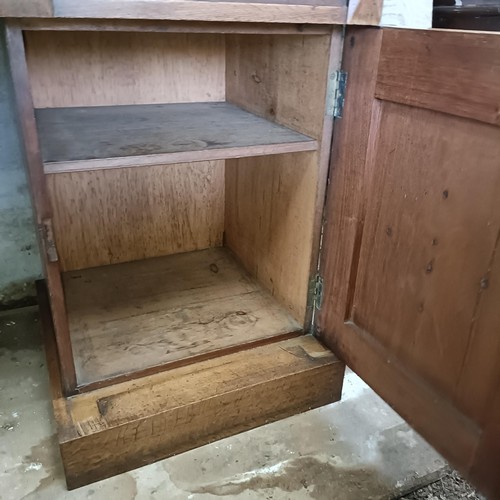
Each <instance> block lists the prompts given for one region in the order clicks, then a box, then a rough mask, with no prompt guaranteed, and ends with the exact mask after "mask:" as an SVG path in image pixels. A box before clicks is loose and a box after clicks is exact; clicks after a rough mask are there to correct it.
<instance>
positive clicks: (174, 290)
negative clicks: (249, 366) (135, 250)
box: [63, 248, 301, 386]
mask: <svg viewBox="0 0 500 500" xmlns="http://www.w3.org/2000/svg"><path fill="white" fill-rule="evenodd" d="M63 279H64V288H65V292H66V305H67V309H68V319H69V327H70V334H71V342H72V345H73V350H74V355H75V365H76V373H77V381H78V384H79V385H80V386H82V385H87V384H91V383H94V382H98V381H103V380H107V379H110V378H113V377H117V376H119V375H124V374H127V373H132V372H140V371H142V370H145V369H147V368H151V367H156V366H158V367H159V366H160V365H166V364H167V363H169V362H172V361H177V360H179V359H184V358H193V357H195V356H198V355H201V354H205V353H207V352H216V351H221V350H223V349H226V348H229V347H234V346H241V345H244V344H248V343H250V342H254V341H256V340H260V339H265V338H271V337H276V336H278V335H280V334H288V333H290V332H296V331H300V329H301V328H300V325H299V324H298V323H297V322H295V321H294V320H293V319H292V317H291V316H290V315H289V314H288V313H287V312H286V310H285V309H283V307H281V306H280V305H279V304H278V302H277V301H276V300H274V299H273V298H272V296H271V295H270V294H269V293H268V292H267V291H265V290H264V289H263V288H262V287H261V286H260V285H259V284H258V283H257V282H256V281H255V280H254V279H252V278H251V277H250V275H248V274H247V273H245V272H244V271H243V270H242V269H241V267H240V266H239V265H238V264H237V263H236V261H235V260H234V258H233V257H232V256H231V255H230V254H229V253H228V251H227V250H225V249H219V248H213V249H208V250H202V251H200V252H191V253H183V254H178V255H172V256H169V257H159V258H156V259H147V260H143V261H137V262H131V263H127V264H118V265H114V266H107V267H98V268H93V269H86V270H80V271H72V272H69V273H65V274H64V275H63ZM163 369H164V366H163Z"/></svg>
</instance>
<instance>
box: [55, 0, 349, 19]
mask: <svg viewBox="0 0 500 500" xmlns="http://www.w3.org/2000/svg"><path fill="white" fill-rule="evenodd" d="M53 1H54V15H55V16H56V17H67V18H113V19H171V20H179V21H227V22H264V23H265V22H270V23H312V24H342V23H344V21H345V18H346V8H345V3H344V2H336V1H333V2H331V3H333V5H319V6H318V5H303V3H305V2H297V4H290V3H289V2H286V3H285V2H281V1H280V0H278V1H276V2H273V3H267V2H266V3H259V2H247V1H239V2H235V1H231V2H220V1H198V0H177V1H176V0H172V1H169V2H165V1H164V0H149V1H148V2H144V1H140V0H123V1H121V2H116V1H112V0H104V1H103V0H87V1H86V2H80V1H79V0H53ZM306 2H307V0H306ZM328 3H329V4H330V2H328ZM339 3H340V5H338V4H339Z"/></svg>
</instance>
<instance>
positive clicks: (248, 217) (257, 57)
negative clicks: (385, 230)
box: [225, 28, 342, 326]
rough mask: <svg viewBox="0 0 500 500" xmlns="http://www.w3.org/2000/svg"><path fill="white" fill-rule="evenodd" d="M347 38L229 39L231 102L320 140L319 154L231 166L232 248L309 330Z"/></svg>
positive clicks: (228, 225) (336, 34) (228, 226)
mask: <svg viewBox="0 0 500 500" xmlns="http://www.w3.org/2000/svg"><path fill="white" fill-rule="evenodd" d="M341 46H342V33H341V30H340V29H337V28H334V29H333V31H332V34H330V35H325V36H315V37H311V36H272V35H268V36H259V37H252V36H248V35H232V36H228V37H227V43H226V52H227V61H226V96H227V100H228V101H229V102H232V103H234V104H237V105H238V106H240V107H242V108H244V109H247V110H248V111H251V112H253V113H256V114H258V115H260V116H263V117H265V118H267V119H269V120H271V121H275V122H277V123H280V124H282V125H285V126H288V127H290V128H292V129H295V130H297V131H299V132H302V133H304V134H307V135H309V136H312V137H314V138H315V139H317V140H318V142H319V151H318V153H314V154H313V153H299V154H289V155H280V156H274V157H268V158H254V159H251V158H250V159H246V160H228V161H227V162H226V221H225V243H226V244H227V245H228V246H229V247H230V248H231V249H232V250H233V251H234V252H235V253H236V254H237V255H238V257H239V258H240V259H241V261H242V263H243V265H244V266H245V267H246V268H247V269H248V270H249V271H250V272H251V273H253V274H254V275H255V276H256V277H257V278H258V279H259V280H260V281H261V282H262V283H263V284H264V285H265V286H266V287H268V288H269V290H271V292H272V293H273V294H274V295H275V296H276V297H277V298H278V299H279V300H280V301H281V302H282V303H283V304H284V305H286V306H287V307H288V309H289V310H290V311H291V312H292V314H294V316H295V318H296V319H297V321H299V322H303V323H304V324H305V325H306V326H307V325H308V324H309V321H310V319H311V313H312V309H311V307H308V305H309V306H310V305H311V304H310V303H309V304H308V289H309V288H308V287H309V283H310V278H311V275H312V274H314V273H315V272H316V265H317V254H318V248H319V234H320V227H321V215H322V210H323V201H324V191H325V185H326V178H327V170H328V163H329V157H330V143H331V135H332V123H333V119H332V116H331V115H329V114H328V113H327V110H328V94H329V91H328V82H329V80H330V78H329V76H330V75H331V74H332V72H333V71H335V70H337V69H339V66H340V53H341Z"/></svg>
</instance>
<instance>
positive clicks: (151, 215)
mask: <svg viewBox="0 0 500 500" xmlns="http://www.w3.org/2000/svg"><path fill="white" fill-rule="evenodd" d="M46 181H47V185H48V188H49V195H50V200H51V202H52V206H53V207H54V215H53V221H54V233H55V236H56V243H57V249H58V252H59V259H60V262H61V269H62V270H63V271H69V270H75V269H82V268H87V267H95V266H102V265H107V264H117V263H120V262H128V261H131V260H139V259H145V258H149V257H158V256H162V255H170V254H175V253H179V252H188V251H192V250H201V249H203V248H208V247H213V246H220V245H221V244H222V235H223V231H224V162H223V161H213V162H197V163H192V164H180V165H168V166H165V165H157V166H153V167H141V168H127V169H116V170H100V171H90V172H77V173H69V174H57V175H48V176H46Z"/></svg>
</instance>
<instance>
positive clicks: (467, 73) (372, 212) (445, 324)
mask: <svg viewBox="0 0 500 500" xmlns="http://www.w3.org/2000/svg"><path fill="white" fill-rule="evenodd" d="M498 40H500V38H498V37H497V36H496V35H495V36H493V37H492V38H491V39H488V43H486V38H485V35H484V34H480V33H448V32H437V31H436V32H430V33H429V32H421V31H418V32H417V31H412V30H391V29H384V30H382V31H380V30H373V29H351V30H349V32H348V35H347V38H346V44H345V65H346V69H347V71H349V87H348V90H347V95H346V105H345V108H344V111H345V113H344V117H343V119H342V121H341V122H339V125H338V128H337V129H336V134H335V144H334V150H333V159H332V164H333V166H334V168H333V171H332V173H333V176H332V179H331V183H330V188H329V193H328V200H327V207H326V210H325V217H326V220H327V223H326V225H325V237H324V240H323V250H324V253H323V255H322V262H321V274H322V276H323V278H324V288H323V292H324V293H323V302H322V307H321V311H320V312H319V314H318V324H317V328H318V333H319V335H320V336H321V338H322V339H323V340H324V341H325V342H326V343H327V345H329V346H331V347H332V348H333V349H334V351H335V352H337V353H338V354H339V355H340V356H342V358H343V359H344V360H345V361H346V362H347V363H348V364H350V365H351V366H352V367H353V369H354V370H356V371H357V372H358V373H359V374H360V375H361V376H362V377H363V378H364V379H365V380H366V381H367V382H368V383H369V384H370V385H371V386H372V387H374V388H375V389H376V390H377V391H378V392H379V393H380V394H381V395H382V397H384V399H386V400H387V401H388V402H389V403H390V404H391V405H392V406H394V407H395V408H396V410H397V411H399V412H400V413H401V414H402V415H403V417H404V418H406V419H407V420H408V421H409V422H410V423H411V424H412V425H413V426H414V427H415V428H416V429H417V430H418V431H419V432H421V433H422V434H423V436H424V437H425V438H426V439H428V440H429V441H430V442H431V443H432V445H433V446H435V447H436V448H437V449H438V450H439V451H440V452H441V453H442V454H443V455H444V456H446V458H447V459H449V460H450V461H451V462H452V463H453V464H454V465H455V466H457V467H459V468H460V469H461V470H462V471H464V472H465V473H466V474H472V476H473V477H477V478H479V477H480V478H481V484H480V485H482V487H483V488H484V490H485V491H486V492H488V491H489V492H490V493H493V492H495V493H496V495H497V496H498V493H500V492H499V491H498V478H497V474H496V472H493V471H492V468H491V467H490V466H489V463H490V462H491V461H493V462H495V461H496V463H497V464H498V460H499V458H500V441H499V440H496V441H495V440H494V439H495V436H498V435H499V432H500V431H499V427H498V425H499V424H498V422H499V421H500V420H499V418H498V415H499V413H498V405H497V403H496V402H495V401H496V400H495V395H496V394H497V391H498V380H499V378H500V369H499V366H498V359H499V356H500V341H499V336H498V332H499V331H500V330H499V329H500V316H499V313H498V303H499V302H498V301H499V297H498V287H497V286H496V282H497V281H498V280H499V279H500V275H499V269H500V268H498V265H497V260H498V246H499V241H500V212H499V211H498V210H497V205H498V198H499V196H500V169H499V162H498V158H499V157H500V128H498V123H497V121H496V118H495V113H496V112H497V111H498V109H497V108H498V102H499V97H500V94H498V86H497V85H496V83H494V82H493V80H492V78H493V79H494V76H492V75H495V74H496V73H495V72H497V68H499V67H500V59H499V55H498V54H500V52H499V51H494V50H493V48H494V47H495V46H496V45H497V44H498V43H497V42H498ZM368 47H369V49H368ZM403 54H405V56H403ZM471 59H472V60H471ZM438 61H439V64H438ZM495 82H496V80H495ZM483 85H484V88H483V87H482V86H483ZM471 89H473V91H472V92H471ZM474 89H475V90H474ZM480 89H483V91H482V90H480ZM492 402H493V403H492ZM489 439H493V441H488V440H489ZM486 457H488V458H486ZM482 465H483V466H484V467H483V466H482ZM481 471H482V472H481ZM487 471H489V472H487ZM495 493H493V497H492V498H496V497H497V496H495Z"/></svg>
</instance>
